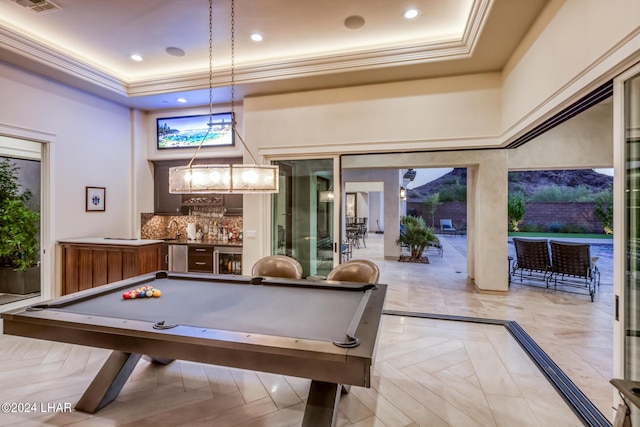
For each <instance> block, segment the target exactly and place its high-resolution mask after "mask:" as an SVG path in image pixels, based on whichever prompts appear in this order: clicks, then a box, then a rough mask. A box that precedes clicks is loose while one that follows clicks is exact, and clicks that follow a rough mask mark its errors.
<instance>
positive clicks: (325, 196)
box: [320, 190, 335, 203]
mask: <svg viewBox="0 0 640 427" xmlns="http://www.w3.org/2000/svg"><path fill="white" fill-rule="evenodd" d="M334 197H335V196H334V194H333V191H331V190H329V191H321V192H320V202H321V203H330V202H333V198H334Z"/></svg>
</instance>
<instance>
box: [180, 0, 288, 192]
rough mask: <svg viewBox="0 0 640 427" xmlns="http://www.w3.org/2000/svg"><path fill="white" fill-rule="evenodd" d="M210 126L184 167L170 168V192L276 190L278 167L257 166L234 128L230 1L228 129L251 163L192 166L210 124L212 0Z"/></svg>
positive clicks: (233, 32)
mask: <svg viewBox="0 0 640 427" xmlns="http://www.w3.org/2000/svg"><path fill="white" fill-rule="evenodd" d="M207 126H208V127H209V129H208V130H207V133H206V134H205V136H204V137H203V138H202V141H201V142H200V144H199V145H198V148H197V149H196V152H195V153H194V154H193V157H192V158H191V161H190V162H189V164H188V165H187V166H178V167H174V168H171V169H169V193H173V194H208V193H221V194H228V193H277V192H278V174H279V168H278V166H275V165H259V164H257V162H256V159H255V157H253V154H251V151H250V150H249V147H247V145H246V144H245V143H244V140H243V139H242V137H241V136H240V134H239V133H238V131H237V129H236V115H235V2H234V0H231V132H233V135H235V136H236V137H237V138H238V139H239V140H240V142H241V143H242V146H243V147H244V149H245V150H246V151H247V153H249V156H251V159H252V160H253V162H254V164H247V165H245V164H204V165H194V164H193V161H194V159H195V158H196V156H197V154H198V152H199V151H200V148H202V144H203V143H204V141H205V140H206V139H207V136H208V135H209V132H211V128H212V127H213V0H209V122H208V123H207Z"/></svg>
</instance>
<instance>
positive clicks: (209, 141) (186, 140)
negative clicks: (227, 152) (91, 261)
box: [156, 113, 235, 150]
mask: <svg viewBox="0 0 640 427" xmlns="http://www.w3.org/2000/svg"><path fill="white" fill-rule="evenodd" d="M209 118H211V123H213V125H212V126H211V131H210V132H209V134H208V135H207V131H208V130H209ZM232 120H233V113H218V114H213V115H211V116H210V115H209V114H204V115H199V116H182V117H165V118H159V119H157V120H156V123H157V134H158V149H159V150H164V149H167V148H196V147H198V145H200V143H202V146H203V147H222V146H233V145H234V141H235V139H234V137H235V136H234V135H233V130H232V126H231V122H232ZM205 135H206V139H205V140H204V142H203V141H202V139H203V138H204V137H205Z"/></svg>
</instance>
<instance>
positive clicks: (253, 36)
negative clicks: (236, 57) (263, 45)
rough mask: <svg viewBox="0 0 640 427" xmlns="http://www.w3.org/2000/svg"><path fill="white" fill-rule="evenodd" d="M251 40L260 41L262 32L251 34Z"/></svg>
mask: <svg viewBox="0 0 640 427" xmlns="http://www.w3.org/2000/svg"><path fill="white" fill-rule="evenodd" d="M251 40H253V41H254V42H261V41H262V34H258V33H253V34H251Z"/></svg>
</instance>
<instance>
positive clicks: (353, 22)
mask: <svg viewBox="0 0 640 427" xmlns="http://www.w3.org/2000/svg"><path fill="white" fill-rule="evenodd" d="M344 26H345V27H347V28H349V29H350V30H357V29H358V28H362V27H364V18H363V17H362V16H360V15H351V16H349V17H348V18H347V19H345V20H344Z"/></svg>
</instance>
